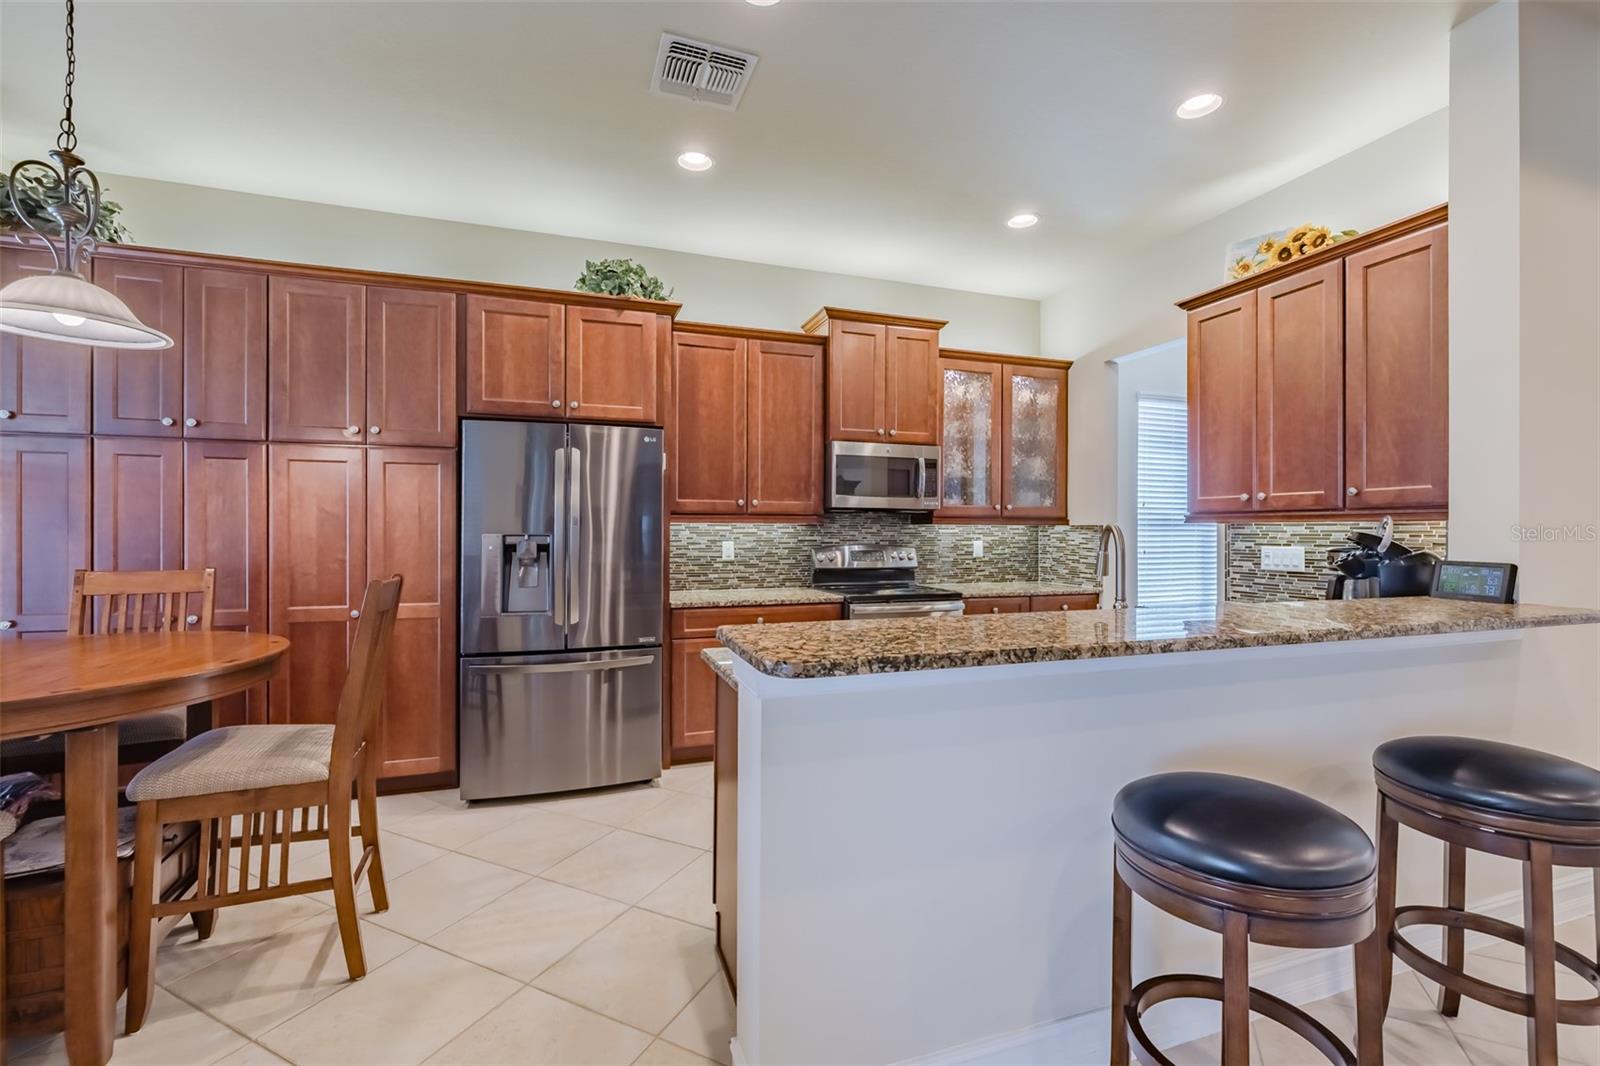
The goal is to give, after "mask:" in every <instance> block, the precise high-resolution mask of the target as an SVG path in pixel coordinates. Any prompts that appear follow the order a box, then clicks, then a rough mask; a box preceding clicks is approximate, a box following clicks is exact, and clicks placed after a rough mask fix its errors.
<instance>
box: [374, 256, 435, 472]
mask: <svg viewBox="0 0 1600 1066" xmlns="http://www.w3.org/2000/svg"><path fill="white" fill-rule="evenodd" d="M366 304H367V328H366V346H367V357H366V375H367V385H366V396H367V406H366V413H367V417H366V423H367V424H366V437H365V439H366V441H367V443H369V444H386V445H426V446H433V447H446V448H447V447H450V446H452V445H454V444H455V442H456V426H457V421H456V296H455V293H452V292H432V291H428V290H424V289H387V288H384V289H380V288H369V289H368V290H367V294H366Z"/></svg>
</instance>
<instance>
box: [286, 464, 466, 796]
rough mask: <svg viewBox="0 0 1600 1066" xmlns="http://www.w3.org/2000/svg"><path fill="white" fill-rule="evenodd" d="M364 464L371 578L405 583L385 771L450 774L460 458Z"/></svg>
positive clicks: (382, 732)
mask: <svg viewBox="0 0 1600 1066" xmlns="http://www.w3.org/2000/svg"><path fill="white" fill-rule="evenodd" d="M366 461H367V508H366V516H367V522H366V536H367V550H366V560H367V579H368V580H371V579H373V578H378V577H388V576H390V575H392V574H399V575H400V576H401V577H402V578H403V579H404V581H403V582H402V584H401V587H400V611H399V614H398V616H397V617H396V619H395V625H394V636H393V640H394V646H393V649H392V650H391V652H390V656H389V680H388V685H387V687H386V688H385V690H384V699H383V710H382V713H381V716H380V718H379V724H378V760H379V761H378V773H379V775H380V776H383V777H409V776H415V775H417V774H437V773H446V772H448V771H450V770H453V769H455V765H456V714H455V709H456V699H455V696H456V551H457V548H458V544H457V542H456V457H455V452H453V451H451V450H448V449H441V448H369V449H368V450H367V453H366ZM291 667H292V663H291Z"/></svg>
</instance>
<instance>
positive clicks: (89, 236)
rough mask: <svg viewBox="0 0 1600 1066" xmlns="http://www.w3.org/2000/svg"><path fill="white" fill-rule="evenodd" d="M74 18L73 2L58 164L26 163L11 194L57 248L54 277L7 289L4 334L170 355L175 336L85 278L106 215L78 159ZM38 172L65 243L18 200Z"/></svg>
mask: <svg viewBox="0 0 1600 1066" xmlns="http://www.w3.org/2000/svg"><path fill="white" fill-rule="evenodd" d="M72 14H73V10H72V0H67V77H66V92H65V94H64V96H63V103H64V104H65V106H66V114H65V116H63V117H62V119H61V132H60V134H58V135H57V137H56V147H55V150H54V151H52V152H51V153H50V158H51V159H54V160H55V164H54V165H51V164H50V163H46V162H44V161H43V160H41V159H24V160H23V161H22V162H20V163H18V164H17V165H16V166H14V167H12V168H11V176H10V179H9V182H8V186H9V187H8V190H7V191H8V192H9V193H10V194H11V208H12V210H13V211H15V212H16V214H17V217H18V218H19V219H21V220H22V224H23V225H25V226H27V227H28V228H29V229H30V230H32V231H33V232H34V234H35V235H36V236H38V237H39V239H40V240H42V241H44V244H45V247H46V248H48V249H50V255H51V257H52V258H53V259H54V260H55V270H53V271H51V272H50V273H48V274H34V275H31V276H28V277H24V278H19V279H18V280H16V281H13V282H12V283H11V284H10V285H7V286H6V287H5V288H3V289H0V332H3V333H20V334H21V335H23V336H24V337H38V338H40V339H42V340H47V341H62V342H65V343H67V344H94V345H100V346H102V347H106V348H170V347H172V338H171V337H169V336H167V335H166V334H165V333H162V332H161V331H160V330H158V329H152V328H151V327H149V326H147V325H145V324H144V323H143V322H140V321H139V318H138V316H137V315H135V314H134V313H133V312H132V311H131V310H129V308H128V305H127V304H125V303H123V302H122V301H121V300H119V299H118V298H117V297H116V296H115V295H114V294H112V293H110V292H108V291H107V290H105V289H102V288H101V287H100V286H98V285H95V284H92V283H91V282H90V281H89V280H88V278H86V277H85V276H84V272H85V271H86V270H87V267H88V261H89V257H90V256H91V255H93V254H94V250H95V246H96V243H97V242H96V241H95V238H94V225H95V221H96V220H97V219H98V218H99V215H100V179H99V178H97V177H95V174H94V171H92V170H90V169H89V168H88V167H86V166H84V165H83V159H82V158H81V157H79V155H78V153H77V148H78V131H77V128H76V127H75V126H74V125H73V123H72V82H73V79H74V78H75V76H76V74H77V69H76V68H77V57H76V56H75V55H74V53H73V38H72ZM32 168H38V169H40V170H42V171H43V172H44V173H42V174H40V175H39V180H40V182H41V183H42V184H43V185H44V187H45V189H46V191H47V192H48V193H49V194H51V195H53V196H54V197H55V202H54V203H52V204H51V205H50V206H49V207H47V208H45V213H46V214H48V215H49V216H50V217H51V218H53V219H54V220H55V223H56V226H57V227H59V228H60V230H61V233H60V235H59V236H58V237H52V236H51V234H49V233H47V232H45V230H44V229H43V228H41V224H40V223H39V222H37V221H35V220H34V219H32V218H30V217H28V215H27V214H26V213H25V212H24V211H23V208H22V201H21V200H20V198H19V197H18V196H17V176H18V174H20V173H22V172H23V171H26V170H30V169H32ZM57 241H59V242H60V244H59V247H58V246H57Z"/></svg>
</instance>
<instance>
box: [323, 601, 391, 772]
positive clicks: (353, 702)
mask: <svg viewBox="0 0 1600 1066" xmlns="http://www.w3.org/2000/svg"><path fill="white" fill-rule="evenodd" d="M399 613H400V575H399V574H396V575H394V576H393V577H389V578H380V579H376V580H373V581H369V582H368V583H367V591H366V593H365V594H364V595H363V596H362V598H361V618H360V620H359V621H358V622H357V623H356V639H355V645H354V646H353V647H352V648H351V649H350V668H349V669H348V670H347V671H346V672H345V675H344V687H343V688H342V689H340V690H339V708H338V710H337V712H336V713H335V717H334V725H333V755H332V769H333V772H334V773H335V774H339V773H341V772H345V771H347V770H348V768H349V767H350V766H351V760H352V759H354V758H355V755H356V752H358V751H360V750H361V746H362V745H363V744H365V743H367V742H368V741H369V740H370V739H371V737H372V730H373V724H374V723H375V722H376V721H377V718H378V708H379V707H380V706H382V704H383V693H384V688H385V686H386V685H387V683H388V678H389V648H390V644H391V643H392V642H391V639H390V638H391V637H392V635H393V633H394V623H395V618H396V617H397V616H398V615H399ZM372 757H373V756H371V755H370V754H369V756H368V758H372Z"/></svg>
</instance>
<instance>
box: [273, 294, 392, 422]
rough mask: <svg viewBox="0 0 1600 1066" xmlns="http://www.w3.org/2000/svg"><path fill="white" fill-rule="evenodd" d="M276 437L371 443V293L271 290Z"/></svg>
mask: <svg viewBox="0 0 1600 1066" xmlns="http://www.w3.org/2000/svg"><path fill="white" fill-rule="evenodd" d="M267 303H268V308H269V323H270V326H269V330H268V344H267V351H268V359H267V362H268V382H269V386H270V403H269V405H268V427H269V436H270V437H271V438H272V439H273V440H286V441H342V442H355V443H360V442H361V441H362V440H363V439H364V438H365V436H366V433H365V431H366V413H367V396H366V392H367V374H366V324H367V316H366V289H365V288H363V287H362V286H360V285H351V284H346V283H344V282H338V281H323V280H320V279H315V278H296V277H273V278H272V279H271V280H270V281H269V283H268V286H267Z"/></svg>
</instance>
